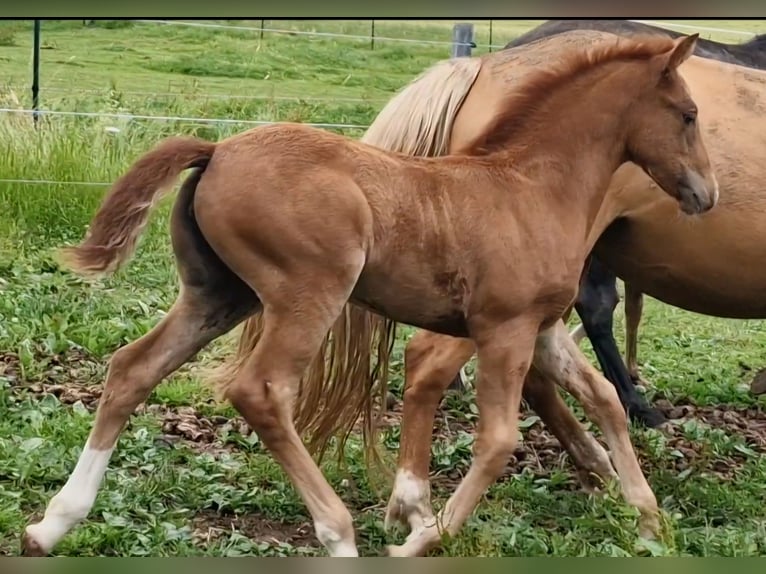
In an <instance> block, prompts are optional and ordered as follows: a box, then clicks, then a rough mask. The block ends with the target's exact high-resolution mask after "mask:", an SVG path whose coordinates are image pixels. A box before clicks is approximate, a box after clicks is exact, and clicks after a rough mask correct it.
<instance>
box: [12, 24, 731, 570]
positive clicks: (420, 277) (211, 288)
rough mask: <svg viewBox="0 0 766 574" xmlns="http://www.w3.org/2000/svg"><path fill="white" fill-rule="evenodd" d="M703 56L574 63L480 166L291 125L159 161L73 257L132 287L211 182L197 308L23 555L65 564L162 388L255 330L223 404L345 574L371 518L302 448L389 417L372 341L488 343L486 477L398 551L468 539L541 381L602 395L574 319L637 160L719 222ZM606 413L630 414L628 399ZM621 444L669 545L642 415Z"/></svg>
mask: <svg viewBox="0 0 766 574" xmlns="http://www.w3.org/2000/svg"><path fill="white" fill-rule="evenodd" d="M557 41H560V40H559V39H551V40H550V42H557ZM695 41H696V37H694V36H690V37H685V38H683V39H681V40H678V41H672V40H670V39H667V38H646V39H639V38H635V39H608V40H606V41H603V42H596V43H594V44H593V45H589V46H585V47H581V48H579V49H574V50H571V51H567V53H566V56H565V57H564V58H562V60H561V62H560V63H559V64H558V65H556V66H553V67H552V68H551V69H548V70H541V71H539V72H538V73H535V74H532V75H530V76H529V77H528V78H527V79H526V81H524V82H522V83H520V84H519V85H518V86H514V89H513V90H512V92H511V93H510V94H509V96H508V98H507V100H506V101H505V103H504V106H503V109H502V110H501V111H500V113H498V114H497V116H496V117H495V118H494V119H493V121H492V122H490V124H489V126H488V127H487V129H486V130H485V131H483V132H482V133H481V134H480V135H479V137H477V138H476V140H475V141H474V142H473V143H472V145H470V146H469V148H468V150H467V151H468V154H467V155H460V156H448V157H439V158H416V157H410V156H406V155H403V154H395V153H391V152H388V151H384V150H382V149H379V148H376V147H373V146H371V145H368V144H366V143H362V142H358V141H354V140H352V139H349V138H345V137H341V136H339V135H336V134H332V133H329V132H325V131H321V130H317V129H312V128H308V127H304V126H300V125H294V124H277V125H271V126H265V127H260V128H256V129H252V130H249V131H246V132H243V133H241V134H238V135H236V136H233V137H230V138H228V139H226V140H223V141H221V142H218V143H213V142H207V141H203V140H200V139H197V138H188V137H174V138H168V139H166V140H164V141H162V142H161V143H160V144H159V145H158V146H157V147H156V148H155V149H153V150H151V151H149V152H148V153H146V154H145V155H144V156H142V157H141V158H139V159H138V160H137V161H136V163H135V164H134V165H133V166H131V167H130V169H129V170H128V171H127V173H126V174H124V175H123V176H122V177H121V178H120V179H119V180H118V181H117V182H116V183H115V185H114V186H113V187H112V189H111V191H110V193H109V194H108V196H107V197H106V198H105V200H104V203H103V204H102V206H101V207H100V209H99V211H98V213H97V214H96V215H95V218H94V219H93V221H92V224H91V227H90V230H89V234H88V236H87V237H86V239H85V240H84V241H83V243H82V244H81V245H79V246H77V247H73V248H69V249H66V250H65V251H64V255H65V258H66V261H67V262H68V263H69V265H70V266H71V267H72V268H73V269H74V270H76V271H79V272H81V273H86V274H87V273H90V274H98V273H104V272H109V271H113V270H114V269H115V268H117V267H118V266H119V265H120V264H122V263H124V262H125V261H126V260H127V258H128V257H129V256H130V255H131V254H132V252H133V251H134V248H135V245H136V241H137V239H138V236H139V234H140V231H141V229H142V227H143V226H144V225H145V223H146V220H147V218H148V216H149V213H150V210H151V208H152V206H153V204H154V202H155V200H156V199H157V198H158V197H159V196H160V195H161V193H162V192H164V191H166V190H167V189H168V188H169V187H170V186H171V184H172V183H173V182H174V181H175V180H176V179H177V177H178V176H179V175H180V174H181V173H182V172H183V171H184V170H186V169H190V168H192V169H194V172H193V173H192V174H191V175H190V176H189V177H188V179H187V180H186V181H185V183H184V185H183V186H182V188H181V190H180V192H179V195H178V198H177V199H176V203H175V207H174V212H173V217H172V226H171V239H172V243H173V248H174V252H175V256H176V264H177V267H178V272H179V275H180V279H181V289H180V293H179V296H178V299H177V300H176V302H175V303H174V305H173V307H172V308H171V310H170V311H169V313H168V314H167V316H166V317H165V318H164V319H163V320H162V321H161V322H160V323H159V324H158V325H157V326H156V327H155V328H154V329H152V330H151V331H150V332H149V333H148V334H146V335H144V336H143V337H141V338H140V339H138V340H137V341H134V342H133V343H131V344H129V345H126V346H124V347H122V348H121V349H119V350H118V351H117V352H116V353H115V354H114V356H113V357H112V359H111V361H110V366H109V373H108V375H107V379H106V382H105V388H104V393H103V396H102V398H101V401H100V403H99V407H98V410H97V413H96V419H95V424H94V427H93V428H92V430H91V433H90V436H89V437H88V440H87V443H86V444H85V447H84V450H83V452H82V454H81V455H80V459H79V460H78V462H77V465H76V466H75V468H74V471H73V472H72V474H71V476H70V477H69V479H68V480H67V483H66V484H65V485H64V486H63V488H62V489H61V490H60V491H59V492H58V493H57V494H56V495H55V496H54V497H53V498H52V499H51V501H50V503H49V505H48V508H47V509H46V512H45V516H44V517H43V519H42V520H41V521H40V522H38V523H36V524H32V525H30V526H28V527H27V529H26V532H25V535H24V539H23V547H24V550H25V552H26V553H27V554H38V555H39V554H46V553H48V552H50V551H51V550H52V549H53V547H54V546H55V544H56V543H57V542H58V541H59V540H60V539H61V537H62V536H64V535H65V534H66V533H67V532H68V531H70V529H71V528H72V527H73V526H74V525H75V524H76V523H77V522H78V521H80V520H82V519H84V518H85V517H86V516H87V514H88V512H89V510H90V509H91V507H92V505H93V502H94V499H95V497H96V494H97V491H98V488H99V485H100V483H101V480H102V478H103V475H104V473H105V471H106V468H107V465H108V460H109V458H110V455H111V453H112V452H113V449H114V448H115V446H116V443H117V440H118V437H119V435H120V433H121V430H122V428H123V427H124V425H125V423H126V421H127V419H128V418H129V416H130V414H131V413H132V412H133V410H134V409H135V408H136V406H137V405H138V404H139V403H140V402H141V401H143V400H145V399H146V398H147V397H148V395H149V394H150V393H151V391H152V389H154V388H155V387H156V385H158V384H159V383H160V382H161V380H162V379H163V378H164V377H166V376H168V375H169V374H170V373H172V372H173V371H175V370H176V369H177V368H179V367H180V366H181V365H182V364H184V363H185V362H186V361H188V360H189V359H190V358H191V357H192V356H193V355H194V354H196V353H197V352H198V351H199V350H200V349H202V348H203V347H204V346H205V345H206V344H208V343H209V342H210V341H212V340H213V339H215V338H217V337H219V336H221V335H223V334H224V333H226V332H228V331H229V330H231V329H232V328H234V327H235V326H236V325H237V324H239V323H240V322H241V321H242V320H243V319H245V318H247V317H249V316H251V315H253V314H254V313H258V314H259V320H260V325H261V328H260V329H257V330H253V331H251V332H248V333H246V334H243V339H241V340H240V347H239V354H238V357H237V359H236V361H235V363H234V368H233V369H232V370H231V371H230V375H231V376H230V379H229V380H226V381H225V383H224V385H223V387H222V390H223V392H224V394H225V396H226V397H227V398H228V399H229V400H230V401H231V403H232V404H233V405H234V407H235V408H236V409H237V410H238V411H239V412H241V413H242V415H243V416H244V417H245V419H246V420H247V422H248V423H249V424H250V425H251V426H252V427H253V429H254V430H255V431H256V432H257V433H258V434H259V436H260V438H261V440H262V441H263V443H264V445H265V446H266V448H267V449H268V450H269V451H270V452H271V454H272V455H273V456H274V457H275V459H276V460H277V461H278V462H279V463H280V465H281V466H282V468H283V469H284V471H285V472H286V473H287V475H288V476H289V478H290V479H291V480H292V483H293V484H294V486H295V487H296V489H297V490H298V491H299V493H300V495H301V497H302V498H303V500H304V502H305V504H306V506H307V507H308V510H309V512H310V513H311V516H312V518H313V520H314V525H315V529H316V534H317V538H318V539H319V540H320V541H321V542H322V544H324V546H325V547H326V548H327V551H328V552H329V554H330V555H332V556H356V555H357V547H356V541H355V533H354V528H353V522H352V517H351V514H350V513H349V511H348V509H347V508H346V506H345V505H344V504H343V502H342V501H341V499H340V498H339V497H338V496H337V494H336V493H335V492H334V491H333V489H332V488H331V487H330V485H329V484H328V482H327V481H326V479H325V478H324V476H323V474H322V473H321V471H320V469H319V467H318V465H317V464H316V462H315V461H314V460H313V459H312V458H311V455H310V453H309V450H308V449H307V448H306V446H305V445H304V444H303V442H302V439H301V431H304V430H306V429H308V430H310V431H312V440H313V441H314V442H315V443H316V444H318V445H320V446H323V445H324V444H326V442H327V441H328V440H330V438H331V435H333V434H335V433H337V432H344V433H347V432H348V431H349V429H350V426H351V425H353V424H354V422H355V421H356V419H357V417H358V416H359V415H360V413H362V412H363V411H365V412H366V413H367V414H368V415H369V413H370V412H371V410H372V407H371V406H370V404H371V403H372V401H373V393H374V391H375V388H376V387H377V386H378V385H375V382H376V381H377V380H378V378H380V369H374V368H373V369H371V370H370V369H369V368H367V367H364V368H363V367H360V366H359V363H360V362H362V363H364V362H367V363H368V366H369V363H370V362H371V359H372V354H373V353H371V352H370V349H371V345H373V344H374V342H375V341H377V344H378V352H377V355H378V357H377V361H378V362H381V361H382V362H383V363H385V359H386V355H387V353H388V351H389V347H388V345H389V344H390V342H391V341H392V338H393V330H392V329H391V325H392V324H393V323H394V322H402V323H407V324H410V325H414V326H416V327H420V328H424V329H428V330H431V331H435V332H439V333H443V334H447V335H451V336H455V337H468V338H470V339H471V341H472V342H473V344H474V345H475V347H476V350H477V353H478V365H479V381H478V383H477V401H478V405H479V410H480V421H479V424H478V431H477V439H476V442H475V451H474V459H473V462H472V465H471V468H470V470H469V472H468V474H467V475H466V477H465V478H464V480H463V481H462V483H461V484H460V486H459V487H458V488H457V490H456V491H455V492H454V494H453V495H452V496H451V497H450V499H449V501H448V502H447V504H446V506H445V507H444V509H443V510H442V511H441V512H440V513H439V515H438V516H437V517H430V516H423V517H422V518H423V521H422V523H421V524H419V527H418V529H416V530H414V531H413V532H412V533H411V534H410V536H409V537H408V539H407V541H406V543H405V544H404V545H402V546H395V547H390V548H389V552H390V554H392V555H398V556H415V555H422V554H424V553H425V552H427V551H428V550H429V549H430V548H433V547H435V546H436V545H438V543H439V541H440V536H441V531H442V529H444V530H446V532H448V533H449V534H451V535H454V534H456V533H457V532H458V530H459V529H460V527H461V525H462V524H463V523H464V522H465V520H466V519H467V518H468V517H469V515H470V514H471V513H472V512H473V510H474V508H475V507H476V505H477V504H478V501H479V499H480V497H481V496H482V494H483V493H484V492H485V491H486V489H487V488H488V487H489V486H490V485H491V484H492V483H493V482H494V481H495V480H496V478H497V477H498V476H499V474H500V473H501V472H502V471H503V469H504V467H505V465H506V462H507V460H508V457H509V455H510V454H511V453H512V452H513V450H514V448H515V445H516V440H517V413H518V409H519V404H520V400H521V395H522V387H523V386H524V381H525V378H526V377H527V374H528V372H529V371H530V367H531V366H532V364H533V363H534V369H535V371H534V372H540V373H541V374H542V375H544V376H545V377H548V378H552V379H555V380H557V381H564V383H563V384H568V385H570V386H575V385H578V384H580V385H585V386H587V387H592V386H593V385H597V384H603V383H602V381H603V379H599V378H598V376H597V375H596V374H592V375H591V376H590V377H589V378H588V377H586V379H585V380H583V381H576V382H573V381H572V377H571V373H573V372H588V371H587V370H586V369H587V368H588V366H587V361H586V359H585V357H584V356H583V355H582V354H580V353H579V351H578V349H577V348H576V346H575V345H574V344H573V342H572V340H571V338H570V337H569V335H568V333H567V332H566V330H565V329H564V328H563V323H562V321H561V317H562V316H563V315H564V313H565V312H566V311H567V309H568V308H569V307H570V306H571V305H572V302H573V301H574V298H575V296H576V293H577V288H578V281H579V278H580V275H581V273H582V269H583V263H584V260H585V257H586V256H587V254H588V253H589V252H590V250H591V248H592V246H593V243H594V242H595V240H596V239H597V238H598V236H599V235H600V233H601V232H602V231H603V229H601V228H600V224H599V218H598V214H599V210H600V208H601V206H602V203H603V202H604V200H605V194H606V190H607V186H608V184H609V181H610V179H611V177H612V174H613V173H614V172H615V170H617V169H618V168H619V167H620V166H621V165H622V164H624V163H626V162H629V161H632V162H635V163H636V164H637V165H639V166H641V167H642V168H643V169H644V170H646V172H647V173H649V174H650V175H651V176H652V178H653V179H654V180H655V181H656V182H657V184H658V185H659V186H660V187H661V188H662V189H663V190H664V191H665V192H666V193H667V194H669V195H671V196H672V197H674V198H675V199H676V200H677V202H678V204H679V205H680V207H681V209H682V210H683V211H684V212H686V213H688V214H698V213H703V212H705V211H707V210H709V209H711V208H712V207H713V206H714V205H715V203H716V201H717V197H718V191H717V185H716V183H715V177H714V174H713V172H712V171H711V168H710V163H709V161H708V157H707V152H706V149H705V146H704V143H703V141H702V139H701V137H700V135H699V130H698V127H697V123H696V121H695V117H696V112H697V110H696V106H695V103H694V101H693V99H692V97H691V96H690V94H689V91H688V89H687V87H686V84H685V82H684V81H683V79H682V78H681V77H680V75H679V74H678V71H677V68H678V66H679V65H680V64H681V63H682V62H683V61H684V60H685V59H686V58H687V57H688V56H689V54H691V52H692V50H693V48H694V43H695ZM363 309H367V310H372V311H373V312H372V313H370V312H369V311H367V310H363ZM330 336H332V341H330V342H328V337H330ZM360 357H361V358H360ZM590 369H591V371H590V372H592V373H595V370H594V369H592V367H591V368H590ZM384 370H385V369H384ZM349 373H354V374H355V375H358V378H357V379H355V380H351V381H348V380H346V379H345V378H344V377H345V376H346V375H347V374H349ZM607 397H609V395H607ZM547 400H548V399H544V400H543V406H545V404H547V403H546V401H547ZM609 400H611V402H612V403H615V404H617V408H618V409H619V404H618V403H617V397H616V394H614V392H613V393H612V396H611V399H608V402H609ZM586 406H587V405H586ZM564 410H565V411H566V412H565V413H564V414H561V416H567V417H570V420H571V417H572V415H571V413H569V412H568V411H567V410H566V409H564ZM619 410H620V412H622V409H619ZM307 413H308V414H307ZM296 420H298V421H303V424H300V425H296V424H295V421H296ZM618 422H619V424H616V425H615V424H612V423H610V426H609V427H608V428H605V429H604V431H605V433H606V434H607V435H608V436H610V437H611V438H612V439H614V440H615V441H617V443H618V444H619V448H617V449H616V450H615V453H614V463H615V467H616V469H617V473H618V475H619V476H620V479H621V484H622V489H623V492H624V495H625V497H626V499H627V500H628V501H629V502H630V503H631V504H634V505H635V506H636V507H638V508H639V509H640V511H641V513H642V524H643V528H644V530H645V531H646V532H647V533H651V532H653V531H655V530H656V529H657V527H658V516H657V513H658V509H657V502H656V499H655V496H654V494H653V493H652V490H651V488H650V487H649V485H648V484H647V482H646V479H645V478H644V476H643V474H642V473H641V470H640V467H639V464H638V461H637V459H636V456H635V453H634V451H633V450H632V447H631V445H630V441H629V440H628V435H627V424H626V421H625V419H624V416H623V418H622V419H621V420H619V421H618ZM429 430H430V429H429ZM366 438H367V439H369V438H370V437H369V436H367V437H366ZM594 452H595V451H594ZM602 454H603V453H602Z"/></svg>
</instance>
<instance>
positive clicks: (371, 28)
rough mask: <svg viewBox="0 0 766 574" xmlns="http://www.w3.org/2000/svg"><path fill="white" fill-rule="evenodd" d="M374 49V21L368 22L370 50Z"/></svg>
mask: <svg viewBox="0 0 766 574" xmlns="http://www.w3.org/2000/svg"><path fill="white" fill-rule="evenodd" d="M374 49H375V20H370V50H374Z"/></svg>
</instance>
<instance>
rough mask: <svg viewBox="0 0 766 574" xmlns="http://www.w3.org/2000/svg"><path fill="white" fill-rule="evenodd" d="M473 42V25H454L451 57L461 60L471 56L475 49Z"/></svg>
mask: <svg viewBox="0 0 766 574" xmlns="http://www.w3.org/2000/svg"><path fill="white" fill-rule="evenodd" d="M475 47H476V44H475V43H474V41H473V24H455V26H454V27H453V28H452V57H453V58H461V57H464V56H470V55H471V48H475Z"/></svg>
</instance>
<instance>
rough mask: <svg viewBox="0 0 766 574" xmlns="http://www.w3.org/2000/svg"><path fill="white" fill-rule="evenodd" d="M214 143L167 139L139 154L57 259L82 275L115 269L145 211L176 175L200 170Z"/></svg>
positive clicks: (128, 253) (126, 253)
mask: <svg viewBox="0 0 766 574" xmlns="http://www.w3.org/2000/svg"><path fill="white" fill-rule="evenodd" d="M215 148H216V144H215V143H213V142H208V141H205V140H201V139H198V138H194V137H170V138H167V139H165V140H163V141H162V142H160V143H159V144H158V145H157V146H156V147H155V148H154V149H153V150H151V151H149V152H148V153H146V154H145V155H143V156H142V157H141V158H139V159H138V160H137V161H136V162H135V163H134V164H133V165H132V166H131V167H130V169H128V171H127V172H126V173H125V174H124V175H123V176H122V177H120V179H118V180H117V181H116V182H115V183H114V185H112V188H111V190H110V191H109V193H108V194H107V196H106V198H104V201H103V203H102V204H101V207H100V208H99V210H98V212H97V213H96V215H95V217H94V218H93V221H92V222H91V224H90V229H89V231H88V234H87V236H86V238H85V240H84V241H83V242H82V243H81V244H80V245H77V246H76V247H66V248H63V249H61V251H60V258H61V260H62V263H63V264H64V265H66V266H67V267H69V268H71V269H72V270H73V271H77V272H79V273H82V274H93V275H95V274H103V273H109V272H113V271H115V270H116V269H117V268H118V267H119V266H120V265H122V264H123V263H124V262H125V261H126V260H127V259H128V258H129V257H130V256H131V255H132V254H133V251H134V250H135V247H136V241H137V240H138V236H139V235H140V233H141V230H142V229H143V228H144V226H145V225H146V220H147V218H148V217H149V212H150V210H151V208H152V206H153V205H154V203H155V202H156V201H157V199H159V198H160V196H161V195H162V194H163V193H165V192H167V191H168V189H169V188H170V187H171V186H172V184H173V183H174V182H175V180H176V179H177V178H178V176H179V175H181V173H182V172H183V171H185V170H187V169H189V168H193V167H194V168H203V169H204V168H205V167H206V166H207V164H208V162H209V161H210V158H211V157H212V156H213V152H214V151H215Z"/></svg>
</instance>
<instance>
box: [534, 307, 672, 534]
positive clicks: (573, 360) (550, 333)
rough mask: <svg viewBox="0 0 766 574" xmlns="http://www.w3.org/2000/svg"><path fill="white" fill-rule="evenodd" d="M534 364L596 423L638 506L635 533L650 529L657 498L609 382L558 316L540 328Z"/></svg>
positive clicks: (628, 498)
mask: <svg viewBox="0 0 766 574" xmlns="http://www.w3.org/2000/svg"><path fill="white" fill-rule="evenodd" d="M534 364H535V366H536V367H537V368H539V369H540V371H541V372H542V373H543V374H544V375H545V376H547V377H550V378H551V379H553V380H555V381H556V382H557V383H558V384H559V385H561V386H562V387H564V388H565V389H566V390H567V391H568V392H570V393H571V394H572V395H574V397H575V398H576V399H577V400H578V401H579V402H580V404H581V405H582V406H583V408H584V409H585V412H586V413H587V416H588V418H590V419H591V420H592V421H593V422H595V423H596V424H597V425H598V426H599V427H600V428H601V430H602V432H603V433H604V438H605V440H606V442H607V444H608V445H609V447H610V449H611V452H612V461H613V463H614V467H615V469H616V470H617V474H618V476H619V478H620V482H621V486H622V491H623V494H624V496H625V499H626V501H627V502H628V503H629V504H632V505H633V506H635V507H636V508H638V510H639V511H640V512H641V520H640V533H641V535H642V536H645V537H648V538H649V537H653V536H654V535H656V534H657V532H658V530H659V516H658V515H659V510H658V506H657V499H656V497H655V496H654V493H653V492H652V489H651V488H650V486H649V484H648V482H647V481H646V478H645V477H644V474H643V472H642V471H641V466H640V465H639V463H638V459H637V457H636V453H635V451H634V450H633V445H632V444H631V442H630V435H629V434H628V421H627V417H626V416H625V411H624V410H623V409H622V407H621V405H620V402H619V399H618V397H617V393H616V391H615V388H614V387H613V386H612V385H610V384H607V381H605V380H604V377H603V376H602V375H601V374H600V373H599V372H598V371H597V370H596V369H594V368H593V366H592V365H591V364H590V363H589V362H588V360H587V358H586V357H585V356H584V355H583V354H582V352H581V351H580V350H579V349H578V348H577V345H576V344H575V343H574V341H572V338H571V337H570V336H569V333H567V330H566V326H565V325H564V323H563V322H561V321H558V322H557V323H556V325H554V326H553V327H551V328H550V329H548V330H547V331H545V332H544V333H541V334H540V337H539V338H538V344H537V347H536V348H535V362H534Z"/></svg>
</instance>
